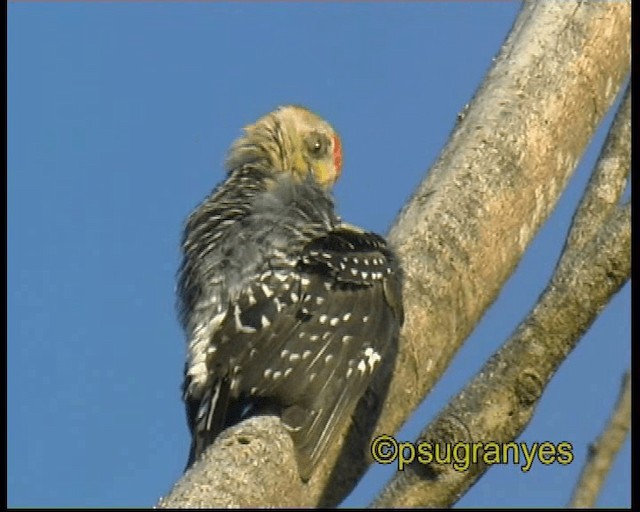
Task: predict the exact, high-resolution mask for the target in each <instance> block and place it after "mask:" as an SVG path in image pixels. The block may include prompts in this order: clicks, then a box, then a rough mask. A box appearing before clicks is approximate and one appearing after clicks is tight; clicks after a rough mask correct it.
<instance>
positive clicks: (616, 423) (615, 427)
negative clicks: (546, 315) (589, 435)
mask: <svg viewBox="0 0 640 512" xmlns="http://www.w3.org/2000/svg"><path fill="white" fill-rule="evenodd" d="M630 428H631V378H630V374H629V372H627V373H626V374H625V375H624V377H623V378H622V386H621V389H620V396H619V397H618V403H617V404H616V407H615V410H614V412H613V415H612V416H611V418H610V419H609V423H608V424H607V426H606V427H605V429H604V431H603V432H602V434H601V435H600V438H599V439H598V440H597V441H596V442H595V443H594V444H593V445H592V446H591V447H590V450H589V457H588V460H587V463H586V464H585V467H584V469H583V470H582V475H581V476H580V481H579V482H578V485H577V486H576V489H575V491H574V494H573V499H572V500H571V504H570V506H571V507H573V508H592V507H593V506H594V505H595V503H596V499H597V497H598V495H599V494H600V490H601V489H602V485H603V484H604V481H605V478H606V476H607V474H608V473H609V471H610V470H611V466H612V465H613V461H614V460H615V457H616V455H617V454H618V451H619V450H620V448H621V447H622V443H623V442H624V440H625V439H626V437H627V433H628V432H629V429H630Z"/></svg>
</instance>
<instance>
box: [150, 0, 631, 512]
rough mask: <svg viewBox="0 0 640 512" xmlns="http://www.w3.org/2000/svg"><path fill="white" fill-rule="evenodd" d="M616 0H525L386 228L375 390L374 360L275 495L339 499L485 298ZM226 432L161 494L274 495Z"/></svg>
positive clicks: (607, 57)
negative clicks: (327, 442)
mask: <svg viewBox="0 0 640 512" xmlns="http://www.w3.org/2000/svg"><path fill="white" fill-rule="evenodd" d="M629 4H630V3H629V2H628V1H627V2H623V3H609V2H607V3H584V2H581V3H573V2H557V3H549V2H539V3H538V2H528V3H525V6H524V8H523V10H522V12H521V13H520V15H519V17H518V19H517V20H516V23H515V25H514V27H513V29H512V31H511V33H510V35H509V37H508V39H507V41H506V42H505V45H504V47H503V49H502V51H501V53H500V55H499V56H498V58H497V59H496V62H495V65H494V67H493V68H492V70H491V71H490V72H489V74H488V76H487V77H486V80H485V82H484V84H483V85H482V86H481V87H480V89H479V91H478V92H477V94H476V98H475V99H474V102H473V104H472V105H471V107H470V108H469V110H468V112H467V113H466V115H465V117H464V119H463V120H462V121H461V122H460V124H459V125H458V126H457V127H456V129H455V130H454V132H453V134H452V136H451V139H450V142H449V144H448V145H447V147H446V148H445V149H444V151H443V153H442V155H441V156H440V158H439V160H438V162H437V163H436V164H435V165H434V167H433V168H432V170H431V171H430V173H429V175H428V177H427V178H426V179H425V181H424V182H423V183H422V184H421V185H420V187H419V188H418V190H417V191H416V193H415V195H414V197H413V198H412V199H411V201H410V202H409V204H407V206H406V207H405V209H404V210H403V212H402V213H401V215H400V216H399V218H398V220H397V222H396V224H395V226H394V227H393V229H392V230H391V232H390V235H389V238H390V240H391V242H392V243H393V244H394V245H395V247H396V248H397V250H398V252H399V255H400V257H401V259H402V262H403V266H404V269H405V273H406V282H405V291H404V293H405V308H406V310H407V315H406V316H407V322H406V324H405V329H404V333H403V337H402V340H401V348H400V353H399V355H398V357H397V360H396V361H395V363H394V364H395V367H394V368H393V370H392V372H393V377H392V381H391V384H390V389H389V393H388V397H387V399H386V400H384V397H385V393H386V390H385V389H384V388H385V385H386V384H387V383H386V382H385V381H384V374H383V373H382V372H381V371H379V372H378V374H379V376H380V377H381V379H380V382H377V385H376V386H374V387H373V388H372V390H371V391H370V392H369V393H368V395H367V396H365V398H364V400H362V401H361V403H360V405H359V407H358V410H357V411H356V414H355V415H354V417H355V421H354V424H353V425H352V427H351V429H350V431H349V433H348V439H349V440H348V442H347V443H344V442H341V443H337V444H336V446H334V447H332V449H331V451H330V452H329V454H328V455H327V457H326V458H325V460H324V461H323V463H322V465H321V467H319V468H318V470H317V471H316V474H315V475H314V476H313V478H312V479H311V480H310V481H309V483H308V484H306V485H299V483H298V484H295V485H294V484H291V486H290V487H288V488H290V489H291V493H289V494H288V495H287V499H288V500H289V501H288V503H295V504H297V505H298V506H313V505H317V504H322V505H325V506H326V505H333V504H335V503H338V502H339V501H340V500H341V499H343V498H344V496H345V495H346V494H347V493H348V492H349V491H350V490H351V489H352V488H353V486H354V485H355V483H356V482H357V480H358V479H359V477H360V476H361V475H362V473H363V472H364V470H365V469H366V466H367V465H368V464H369V461H370V457H369V456H368V445H369V442H370V439H371V438H372V436H373V435H374V434H375V433H381V432H385V433H393V432H395V431H396V430H397V429H398V428H399V426H400V425H401V424H402V422H403V421H404V420H405V419H406V417H407V416H408V415H409V414H410V413H411V411H412V410H413V409H415V407H416V406H417V405H418V404H419V403H420V401H421V400H422V399H423V397H424V396H425V394H426V393H427V392H428V391H429V390H430V389H431V387H433V385H434V384H435V382H436V381H437V379H438V378H439V377H440V375H441V373H442V372H443V371H444V369H445V368H446V366H447V365H448V363H449V361H450V360H451V358H452V357H453V355H454V354H455V352H456V351H457V350H458V348H459V347H460V345H461V343H462V342H463V340H464V339H466V337H467V336H468V334H469V333H470V331H471V330H472V328H473V326H474V325H475V324H476V323H477V321H478V320H479V318H480V317H481V315H482V313H483V312H484V311H485V310H486V309H487V307H488V306H489V305H490V304H491V303H492V302H493V300H494V299H495V297H496V296H497V294H498V293H499V290H500V289H501V287H502V285H503V283H504V282H505V281H506V279H507V278H508V277H509V275H510V274H511V273H512V271H513V270H514V268H515V266H516V264H517V262H518V261H519V259H520V257H521V256H522V254H523V252H524V250H525V248H526V246H527V244H528V243H529V242H530V241H531V239H532V238H533V236H534V235H535V233H536V231H537V229H538V228H539V227H540V226H541V224H542V223H543V222H544V220H545V219H546V218H547V216H548V214H549V212H550V211H551V210H552V209H553V207H554V205H555V203H556V201H557V199H558V197H559V195H560V193H561V192H562V190H563V188H564V186H565V184H566V182H567V180H568V178H569V176H570V175H571V172H572V171H573V170H574V168H575V165H576V162H577V161H578V159H579V157H580V155H581V154H582V152H583V151H584V148H585V146H586V144H587V143H588V141H589V139H590V138H591V136H592V135H593V132H594V130H595V127H596V125H597V123H598V122H599V121H600V120H601V118H602V117H603V115H604V113H605V112H606V111H607V110H608V108H609V107H610V105H611V103H612V101H613V99H614V98H615V95H616V93H617V90H618V88H619V86H620V83H621V82H622V80H623V79H624V77H625V75H626V74H627V72H628V69H629V60H630V22H629V19H630V14H629V11H630V8H629ZM392 364H393V363H392ZM381 370H382V369H381ZM381 407H382V408H383V411H382V414H381V415H379V414H378V413H379V409H380V408H381ZM378 417H379V418H380V419H379V420H378ZM269 421H270V420H269V419H268V418H266V417H263V418H257V419H255V422H252V425H253V426H254V428H259V430H260V431H268V430H269V428H268V427H267V426H266V425H267V422H269ZM261 422H264V423H261ZM272 430H273V437H272V438H271V439H270V441H271V442H272V443H274V444H276V445H278V446H281V447H282V448H283V449H287V441H286V439H285V437H288V436H287V434H286V432H285V431H284V430H283V429H279V430H277V429H275V430H274V429H272ZM233 435H235V434H232V433H230V436H233ZM344 437H346V436H343V439H344ZM221 442H222V441H221V440H218V441H217V442H215V443H214V444H213V445H212V446H211V447H210V448H209V450H208V452H215V451H217V450H219V449H220V444H221ZM229 442H230V447H229V450H227V451H226V452H225V454H226V455H225V458H224V460H221V459H218V458H217V457H215V456H213V455H211V453H207V455H206V456H205V457H206V460H207V461H211V462H210V463H209V464H201V465H198V466H194V467H193V468H192V470H191V471H189V473H188V474H187V475H185V477H183V480H186V479H187V477H188V479H189V482H190V483H189V484H188V485H187V484H186V482H183V481H181V482H179V483H178V485H176V487H175V488H174V492H176V491H175V489H181V490H180V492H181V493H182V495H183V496H185V497H188V496H189V495H190V492H194V493H196V492H197V493H201V492H203V491H202V490H203V489H204V490H207V489H208V490H211V492H210V493H209V494H210V497H209V500H210V501H207V499H206V497H203V500H202V501H198V503H205V502H206V503H208V504H211V503H213V502H214V499H215V496H213V495H212V494H213V493H214V492H215V493H222V494H224V495H225V496H229V499H228V501H227V502H226V503H229V504H231V503H233V504H236V505H240V504H243V505H247V504H252V505H254V506H258V505H265V504H273V503H280V504H283V501H278V500H282V499H283V495H282V487H277V486H274V485H273V481H272V480H270V479H269V478H267V476H268V475H267V473H270V472H272V471H273V472H274V473H275V472H276V470H275V469H273V465H272V464H270V462H269V457H271V455H270V454H268V453H267V452H256V453H255V454H254V456H255V459H253V460H252V463H253V467H255V466H257V467H258V468H264V470H263V471H260V472H259V473H255V474H254V473H253V471H254V469H253V468H252V467H251V465H249V464H245V465H242V466H238V465H236V464H237V462H236V461H238V460H242V459H243V455H242V454H243V453H244V452H245V451H246V450H248V448H247V446H246V445H242V444H241V443H237V442H231V441H229ZM236 452H237V453H236ZM290 457H291V454H288V455H287V457H286V459H287V460H290ZM336 461H337V462H336ZM221 467H227V468H231V467H233V468H234V470H235V471H236V472H239V473H244V472H249V474H248V475H247V476H246V477H245V476H242V475H238V476H234V477H231V473H232V472H233V471H230V470H229V471H220V469H219V468H221ZM278 471H282V474H281V475H280V477H279V478H281V479H282V480H290V479H292V478H295V477H292V476H291V475H290V471H289V467H288V465H287V467H286V468H284V469H283V470H278ZM238 481H243V482H247V484H246V485H243V486H239V485H238V483H237V482H238ZM249 482H250V483H249ZM183 484H184V485H183ZM283 485H284V484H283ZM286 485H287V486H289V484H286ZM296 485H298V486H296ZM248 487H252V489H250V490H249V489H248ZM298 489H302V490H300V491H299V492H298ZM248 495H250V496H253V497H259V499H257V500H256V501H251V500H250V499H248V498H247V496H248ZM225 499H226V498H225ZM167 503H171V504H172V506H179V505H180V504H181V506H186V504H187V503H196V502H195V501H193V500H190V499H188V498H185V499H184V500H182V501H181V502H179V503H178V502H176V501H173V492H172V494H171V495H170V496H169V497H168V498H167V499H166V500H165V501H163V502H162V503H160V506H168V505H167Z"/></svg>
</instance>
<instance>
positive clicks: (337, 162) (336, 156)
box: [333, 135, 342, 179]
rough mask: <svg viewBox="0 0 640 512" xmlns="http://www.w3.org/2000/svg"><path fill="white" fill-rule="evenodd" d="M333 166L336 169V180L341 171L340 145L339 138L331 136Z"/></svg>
mask: <svg viewBox="0 0 640 512" xmlns="http://www.w3.org/2000/svg"><path fill="white" fill-rule="evenodd" d="M333 165H334V166H335V168H336V179H337V178H338V176H340V171H341V170H342V143H341V142H340V137H338V136H337V135H334V136H333Z"/></svg>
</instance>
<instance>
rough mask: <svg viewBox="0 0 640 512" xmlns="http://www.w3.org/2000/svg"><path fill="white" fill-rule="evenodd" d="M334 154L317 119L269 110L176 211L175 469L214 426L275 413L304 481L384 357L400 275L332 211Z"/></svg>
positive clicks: (287, 109)
mask: <svg viewBox="0 0 640 512" xmlns="http://www.w3.org/2000/svg"><path fill="white" fill-rule="evenodd" d="M342 157H343V155H342V143H341V140H340V137H339V136H338V134H337V132H336V131H335V130H334V128H333V127H332V126H331V125H330V124H329V123H328V122H327V121H325V120H324V119H323V118H321V117H320V116H318V115H317V114H315V113H313V112H312V111H311V110H309V109H307V108H305V107H302V106H299V105H284V106H280V107H278V108H276V109H275V110H273V111H272V112H270V113H268V114H266V115H264V116H262V117H261V118H259V119H258V120H257V121H256V122H255V123H254V124H250V125H249V126H246V127H245V128H244V131H243V134H242V135H241V136H240V137H239V138H238V139H237V140H236V141H235V142H233V144H232V145H231V147H230V149H229V151H228V155H227V159H226V162H225V167H226V173H227V174H226V178H225V179H224V180H223V181H222V182H221V183H219V184H218V185H217V186H216V187H215V188H214V189H213V191H212V192H211V193H210V194H209V195H208V196H207V197H206V198H205V199H204V200H203V201H202V202H201V203H200V204H199V205H198V206H197V207H196V208H195V209H194V210H193V212H192V213H191V214H190V215H189V216H188V218H187V221H186V223H185V227H184V232H183V237H182V244H181V249H182V262H181V265H180V268H179V271H178V283H177V308H178V312H179V318H180V323H181V325H182V328H183V330H184V332H185V337H186V341H187V355H186V362H185V366H184V381H183V385H182V395H183V400H184V403H185V408H186V415H187V422H188V426H189V429H190V432H191V436H192V441H191V448H190V453H189V459H188V462H187V466H186V468H185V470H186V469H188V468H189V467H191V465H192V464H193V463H194V461H196V460H197V459H198V458H199V457H200V455H201V454H202V453H203V452H204V451H205V449H206V448H207V447H208V446H209V445H210V444H212V443H213V441H214V440H215V439H216V437H217V436H218V435H219V434H220V433H221V432H222V431H223V430H224V429H226V428H228V427H230V426H232V425H235V424H237V423H239V422H240V421H242V420H244V419H246V418H249V417H251V416H256V415H262V414H275V415H278V416H279V417H280V420H281V422H282V424H283V425H284V427H285V428H286V430H287V431H288V432H289V434H290V436H291V438H292V440H293V445H294V450H295V457H296V461H297V466H298V470H299V475H300V477H301V478H302V480H304V481H307V480H308V479H309V478H310V477H311V475H312V474H313V471H314V469H315V468H316V467H317V466H318V463H319V461H320V460H321V459H322V457H323V455H324V453H325V452H326V449H327V447H328V446H329V445H330V444H332V440H334V439H335V438H336V436H337V435H339V433H340V432H341V431H342V429H343V428H345V424H346V423H347V422H348V420H349V418H350V417H351V416H352V414H353V412H354V409H355V407H356V405H357V403H358V400H359V399H360V398H361V397H362V395H363V394H364V392H365V391H366V389H367V387H368V385H369V384H370V382H371V380H372V377H373V375H374V373H375V372H376V370H377V369H378V368H379V367H380V364H381V360H382V359H383V358H386V357H392V355H391V354H395V351H394V347H395V346H396V344H397V339H398V335H399V331H400V328H401V326H402V323H403V318H404V312H403V306H402V270H401V268H400V264H399V261H398V258H397V256H396V254H395V253H394V251H393V250H392V249H391V248H390V247H389V245H388V244H387V242H386V241H385V239H384V238H383V237H381V236H380V235H378V234H375V233H373V232H370V231H367V230H365V229H362V228H359V227H356V226H353V225H351V224H348V223H345V222H343V221H342V219H341V218H340V217H339V216H338V215H337V213H336V211H335V204H334V199H333V196H332V188H333V185H334V184H335V182H336V181H337V179H338V178H339V176H340V174H341V171H342Z"/></svg>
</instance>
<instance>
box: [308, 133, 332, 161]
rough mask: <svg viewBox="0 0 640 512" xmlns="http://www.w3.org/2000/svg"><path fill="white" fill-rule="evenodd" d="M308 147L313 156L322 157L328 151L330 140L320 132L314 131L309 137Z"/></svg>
mask: <svg viewBox="0 0 640 512" xmlns="http://www.w3.org/2000/svg"><path fill="white" fill-rule="evenodd" d="M307 147H308V148H309V152H310V153H311V154H312V155H313V156H315V157H322V156H324V155H326V153H327V148H328V147H329V141H328V139H327V138H326V137H325V136H323V135H320V134H319V133H312V134H311V135H310V136H309V138H308V139H307Z"/></svg>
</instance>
